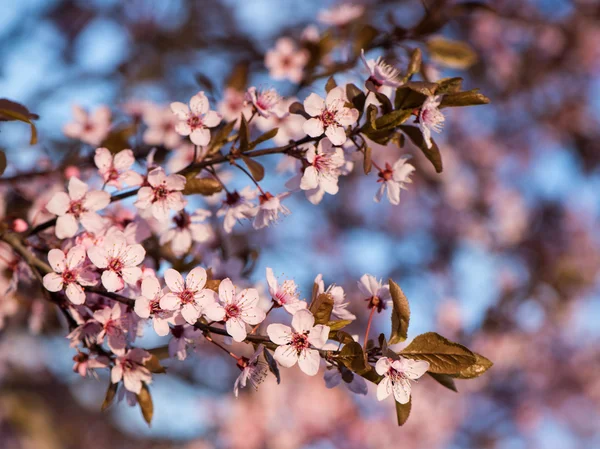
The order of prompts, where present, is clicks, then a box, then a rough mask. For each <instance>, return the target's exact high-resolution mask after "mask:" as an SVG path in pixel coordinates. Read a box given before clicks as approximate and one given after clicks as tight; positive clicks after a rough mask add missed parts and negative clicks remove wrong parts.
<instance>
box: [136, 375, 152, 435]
mask: <svg viewBox="0 0 600 449" xmlns="http://www.w3.org/2000/svg"><path fill="white" fill-rule="evenodd" d="M137 400H138V404H140V409H141V410H142V415H143V416H144V421H146V423H147V424H148V426H150V423H151V422H152V416H153V415H154V404H153V403H152V396H151V395H150V390H149V389H148V385H146V384H142V390H141V391H140V394H138V395H137Z"/></svg>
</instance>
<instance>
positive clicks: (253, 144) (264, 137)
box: [250, 128, 279, 150]
mask: <svg viewBox="0 0 600 449" xmlns="http://www.w3.org/2000/svg"><path fill="white" fill-rule="evenodd" d="M278 132H279V128H273V129H272V130H270V131H267V132H266V133H264V134H261V135H260V136H258V138H257V139H256V140H254V141H253V142H250V149H251V150H252V149H254V148H255V147H256V146H258V145H260V144H261V143H263V142H266V141H267V140H271V139H272V138H273V137H275V136H276V135H277V133H278Z"/></svg>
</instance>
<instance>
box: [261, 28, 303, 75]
mask: <svg viewBox="0 0 600 449" xmlns="http://www.w3.org/2000/svg"><path fill="white" fill-rule="evenodd" d="M309 58H310V54H309V52H308V50H306V49H304V48H301V49H299V48H298V47H297V46H296V44H295V43H294V41H293V40H292V39H290V38H289V37H282V38H279V39H277V42H276V43H275V48H272V49H270V50H269V51H267V54H266V55H265V66H266V67H267V68H268V69H269V75H270V76H271V78H273V79H276V80H283V79H288V80H290V81H292V82H294V83H299V82H300V81H302V74H303V71H304V66H305V65H306V63H307V62H308V59H309Z"/></svg>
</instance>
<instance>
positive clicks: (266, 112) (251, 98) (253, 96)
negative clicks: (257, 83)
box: [246, 86, 281, 117]
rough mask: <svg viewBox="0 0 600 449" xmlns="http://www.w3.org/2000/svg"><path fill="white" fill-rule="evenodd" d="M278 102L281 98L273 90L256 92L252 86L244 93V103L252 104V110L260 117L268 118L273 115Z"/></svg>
mask: <svg viewBox="0 0 600 449" xmlns="http://www.w3.org/2000/svg"><path fill="white" fill-rule="evenodd" d="M280 100H281V97H280V96H279V94H278V93H277V91H276V90H275V89H264V90H258V89H256V87H254V86H252V87H249V88H248V91H247V92H246V101H248V102H250V103H251V104H252V106H253V107H254V110H255V111H256V112H257V113H258V115H260V116H261V117H269V116H270V115H271V114H274V113H275V108H276V106H277V105H278V104H279V101H280Z"/></svg>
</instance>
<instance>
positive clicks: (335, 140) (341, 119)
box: [302, 87, 358, 145]
mask: <svg viewBox="0 0 600 449" xmlns="http://www.w3.org/2000/svg"><path fill="white" fill-rule="evenodd" d="M304 109H305V110H306V112H307V113H308V115H310V116H311V117H313V118H311V119H309V120H307V121H306V122H304V125H303V127H302V129H304V132H305V133H306V134H308V135H309V136H310V137H319V136H320V135H322V134H323V133H325V135H326V136H327V137H329V140H331V143H332V144H333V145H343V144H344V143H345V142H346V139H347V137H346V130H345V127H347V126H351V125H353V124H354V123H356V121H357V120H358V110H356V109H354V108H348V107H346V94H345V93H344V89H342V88H341V87H335V88H333V89H331V90H330V91H329V93H328V94H327V97H326V99H325V100H323V98H321V97H320V96H318V95H317V94H315V93H312V94H310V95H309V96H308V97H307V98H306V100H304Z"/></svg>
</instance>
